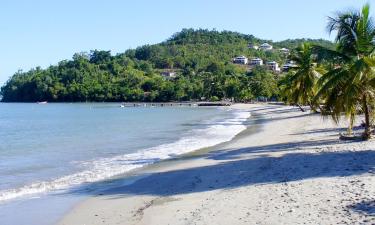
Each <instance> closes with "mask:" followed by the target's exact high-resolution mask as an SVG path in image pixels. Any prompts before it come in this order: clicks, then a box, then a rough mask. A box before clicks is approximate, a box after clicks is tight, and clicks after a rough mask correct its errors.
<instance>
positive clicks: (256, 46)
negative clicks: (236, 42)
mask: <svg viewBox="0 0 375 225" xmlns="http://www.w3.org/2000/svg"><path fill="white" fill-rule="evenodd" d="M248 47H249V48H252V49H255V50H258V49H259V46H258V45H254V44H251V43H250V44H249V45H248Z"/></svg>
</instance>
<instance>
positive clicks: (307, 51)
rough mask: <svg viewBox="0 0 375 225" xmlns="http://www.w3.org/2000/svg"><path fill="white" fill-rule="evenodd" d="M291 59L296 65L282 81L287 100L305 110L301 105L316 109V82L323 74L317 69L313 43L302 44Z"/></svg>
mask: <svg viewBox="0 0 375 225" xmlns="http://www.w3.org/2000/svg"><path fill="white" fill-rule="evenodd" d="M289 59H290V60H292V61H294V62H295V64H296V66H295V67H294V68H293V71H292V73H289V74H288V75H287V76H285V78H284V79H283V81H282V82H281V84H282V85H281V87H282V93H283V95H284V96H285V97H286V99H287V102H289V103H292V104H296V105H298V106H299V108H300V109H301V111H303V112H304V111H305V110H304V109H303V108H302V107H301V106H300V105H309V106H310V108H312V109H313V110H315V105H316V104H315V103H314V101H313V99H314V96H315V94H316V89H317V88H316V83H317V81H318V79H319V77H320V76H321V75H320V73H319V72H318V71H317V66H316V65H317V64H316V63H315V61H314V59H315V55H314V54H313V53H312V46H311V44H309V43H303V44H302V45H300V46H299V47H298V48H296V50H295V51H293V52H292V54H291V56H290V57H289Z"/></svg>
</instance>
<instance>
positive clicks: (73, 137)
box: [0, 103, 249, 224]
mask: <svg viewBox="0 0 375 225" xmlns="http://www.w3.org/2000/svg"><path fill="white" fill-rule="evenodd" d="M248 117H249V113H248V112H243V111H236V110H230V109H228V108H202V107H154V108H151V107H129V108H127V107H126V108H120V107H119V104H116V103H112V104H110V103H101V104H94V103H82V104H57V103H56V104H0V137H1V139H0V177H1V182H0V215H3V216H5V217H8V219H9V218H12V216H10V215H4V214H9V212H11V211H12V210H13V209H12V207H13V206H12V205H15V203H14V202H16V201H20V200H21V201H25V199H28V200H27V201H28V203H27V204H28V205H33V203H32V201H33V200H32V199H34V198H39V197H40V196H43V198H46V196H48V195H49V194H50V193H54V192H56V191H59V192H62V191H63V192H64V191H66V192H67V195H68V193H69V190H71V189H72V188H80V187H84V186H85V185H86V184H90V183H93V182H98V181H103V180H105V179H108V178H111V177H113V176H117V175H121V174H124V173H126V172H128V171H130V170H132V169H135V168H139V167H142V166H145V165H148V164H150V163H155V162H157V161H160V160H163V159H168V158H171V157H174V156H176V155H179V154H183V153H186V152H190V151H193V150H196V149H199V148H202V147H208V146H213V145H216V144H218V143H221V142H224V141H229V140H230V139H232V138H233V137H234V136H235V135H236V134H237V133H239V132H240V131H242V130H244V129H245V126H244V125H243V123H244V121H245V120H246V119H247V118H248ZM35 202H36V203H35V204H36V205H43V204H40V200H39V203H37V201H35ZM14 207H15V206H14ZM17 207H21V206H20V205H18V206H17ZM39 207H42V206H39ZM2 209H3V211H2ZM39 222H40V221H39ZM47 222H48V221H47ZM45 224H48V223H45Z"/></svg>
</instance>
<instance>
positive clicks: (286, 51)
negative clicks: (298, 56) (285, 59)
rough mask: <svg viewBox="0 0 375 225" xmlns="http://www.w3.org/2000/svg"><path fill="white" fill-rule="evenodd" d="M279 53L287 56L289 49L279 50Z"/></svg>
mask: <svg viewBox="0 0 375 225" xmlns="http://www.w3.org/2000/svg"><path fill="white" fill-rule="evenodd" d="M280 52H281V53H284V54H285V55H289V53H290V51H289V49H287V48H281V49H280Z"/></svg>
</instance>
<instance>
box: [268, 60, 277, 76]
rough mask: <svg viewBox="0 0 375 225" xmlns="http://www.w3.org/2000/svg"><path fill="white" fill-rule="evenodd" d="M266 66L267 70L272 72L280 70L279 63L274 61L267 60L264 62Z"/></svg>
mask: <svg viewBox="0 0 375 225" xmlns="http://www.w3.org/2000/svg"><path fill="white" fill-rule="evenodd" d="M266 66H267V68H268V69H269V70H272V71H273V72H277V73H278V72H280V68H279V64H278V63H277V62H276V61H269V62H267V63H266Z"/></svg>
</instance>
